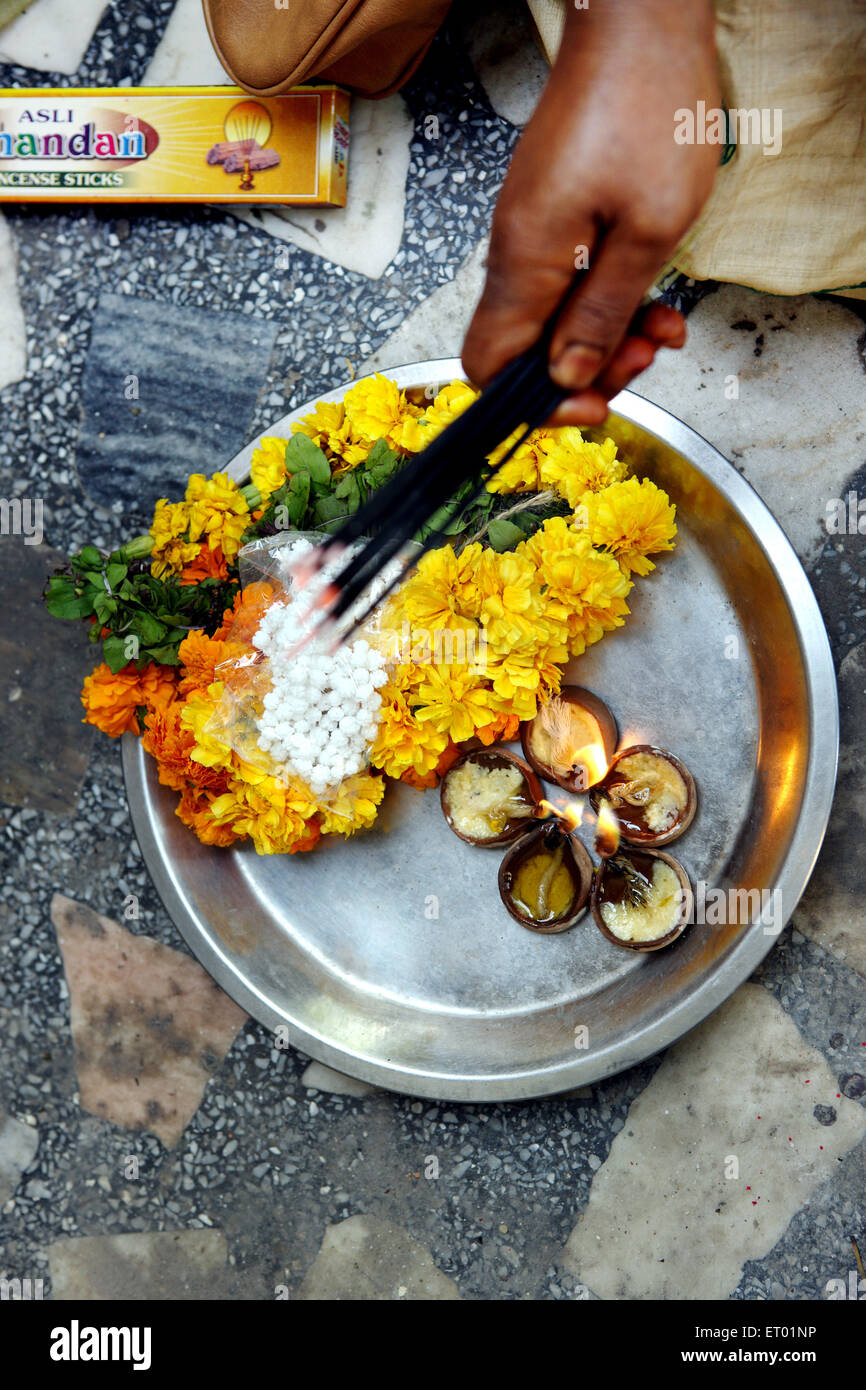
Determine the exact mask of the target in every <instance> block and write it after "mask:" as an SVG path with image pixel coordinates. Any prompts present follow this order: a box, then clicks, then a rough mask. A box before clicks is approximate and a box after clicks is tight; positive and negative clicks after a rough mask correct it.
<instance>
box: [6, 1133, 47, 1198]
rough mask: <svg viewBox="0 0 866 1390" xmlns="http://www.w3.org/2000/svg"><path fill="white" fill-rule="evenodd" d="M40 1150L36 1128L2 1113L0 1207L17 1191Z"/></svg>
mask: <svg viewBox="0 0 866 1390" xmlns="http://www.w3.org/2000/svg"><path fill="white" fill-rule="evenodd" d="M38 1148H39V1134H38V1132H37V1130H36V1128H35V1126H33V1125H25V1124H22V1123H21V1121H20V1120H16V1119H14V1118H13V1116H12V1115H4V1114H3V1112H2V1111H0V1207H2V1206H4V1205H5V1203H6V1202H7V1201H8V1199H9V1198H10V1197H11V1195H12V1193H13V1192H14V1191H15V1188H16V1187H17V1186H18V1184H19V1182H20V1180H21V1175H22V1173H24V1172H25V1171H26V1170H27V1169H28V1168H29V1167H30V1165H31V1163H32V1162H33V1160H34V1158H35V1157H36V1150H37V1149H38Z"/></svg>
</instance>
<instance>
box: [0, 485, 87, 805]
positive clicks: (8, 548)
mask: <svg viewBox="0 0 866 1390" xmlns="http://www.w3.org/2000/svg"><path fill="white" fill-rule="evenodd" d="M19 500H20V501H21V502H22V504H23V503H24V502H29V504H30V521H31V524H35V522H36V520H37V517H38V515H39V513H38V512H37V511H36V510H35V508H36V505H37V503H39V502H41V499H39V498H32V497H31V498H22V499H19ZM21 515H22V518H23V519H24V520H26V519H27V514H26V513H25V511H24V509H23V505H22V512H21ZM64 559H65V557H64V556H63V555H61V554H59V553H58V552H57V551H55V550H51V549H50V548H49V547H48V546H47V545H28V544H26V542H25V539H24V538H23V537H20V536H4V537H3V538H2V540H0V585H2V586H3V593H4V594H5V602H4V603H3V605H2V607H0V726H2V734H3V758H2V761H0V798H2V800H4V801H6V802H9V803H10V804H11V805H13V806H26V807H31V808H34V809H38V810H42V811H49V812H52V813H57V812H64V811H66V812H69V811H73V810H74V809H75V806H76V804H77V801H78V797H79V793H80V790H81V784H82V782H83V780H84V775H85V773H86V771H87V761H88V758H89V756H90V750H91V748H92V746H93V735H94V730H93V729H92V728H91V727H90V726H89V725H85V724H83V723H82V717H83V710H82V708H81V700H80V692H81V685H82V682H83V680H84V677H85V676H86V675H88V674H89V673H90V671H92V670H93V667H94V666H95V665H96V650H95V648H94V647H91V646H90V644H89V643H88V642H87V641H86V638H85V633H84V629H83V627H81V626H79V625H78V624H76V623H71V622H60V621H59V620H58V619H57V618H52V617H51V615H50V613H49V612H48V611H47V609H46V608H45V605H44V603H43V602H42V598H41V594H42V589H43V587H44V585H45V583H46V580H47V578H48V575H49V574H50V572H51V571H52V570H53V569H54V568H56V567H57V566H58V565H60V564H62V563H63V561H64Z"/></svg>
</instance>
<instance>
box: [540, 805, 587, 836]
mask: <svg viewBox="0 0 866 1390" xmlns="http://www.w3.org/2000/svg"><path fill="white" fill-rule="evenodd" d="M538 815H539V817H540V818H541V819H542V820H548V819H553V820H558V821H559V822H560V829H561V830H564V831H565V833H566V835H571V834H572V833H573V831H575V830H576V829H577V827H578V826H579V825H580V822H581V820H582V819H583V808H582V806H581V805H580V802H577V801H566V802H563V804H562V806H561V807H560V806H554V804H553V802H552V801H548V800H547V799H546V798H545V797H542V798H541V800H540V801H539V803H538Z"/></svg>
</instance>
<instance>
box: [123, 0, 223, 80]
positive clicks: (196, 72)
mask: <svg viewBox="0 0 866 1390" xmlns="http://www.w3.org/2000/svg"><path fill="white" fill-rule="evenodd" d="M228 81H229V77H228V73H227V72H226V70H225V68H224V67H223V65H222V63H221V62H220V60H219V58H218V57H217V55H216V53H215V52H214V47H213V44H212V43H211V41H210V35H209V34H208V31H207V25H206V24H205V22H204V7H203V5H202V0H177V3H176V5H175V7H174V10H173V11H172V15H171V19H170V20H169V21H168V24H167V25H166V28H165V31H164V32H163V35H162V38H161V39H160V41H159V44H158V46H157V49H156V52H155V53H154V55H153V57H152V58H151V60H150V62H149V63H148V65H147V68H146V69H145V73H144V76H143V78H142V80H141V86H142V87H215V86H222V85H223V84H224V83H228Z"/></svg>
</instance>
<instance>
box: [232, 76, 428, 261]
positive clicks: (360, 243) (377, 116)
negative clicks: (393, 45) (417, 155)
mask: <svg viewBox="0 0 866 1390" xmlns="http://www.w3.org/2000/svg"><path fill="white" fill-rule="evenodd" d="M412 130H413V123H412V120H411V119H410V117H409V115H408V113H407V111H406V105H405V102H404V101H403V98H402V97H401V96H400V95H399V94H397V95H395V96H391V97H386V98H385V99H384V100H383V101H365V100H364V99H363V98H361V97H355V99H354V100H353V102H352V111H351V124H350V145H349V180H348V191H347V198H346V206H345V207H344V208H305V207H261V208H238V207H235V206H231V205H230V206H228V207H227V208H226V211H228V212H231V213H232V214H233V215H234V216H236V217H239V218H240V219H241V220H242V221H244V222H248V223H249V224H250V225H251V226H255V227H261V228H262V229H263V230H264V231H266V232H269V233H270V234H271V236H274V237H278V238H279V239H280V240H281V241H286V242H291V243H292V244H294V245H295V246H300V247H301V248H302V249H303V250H305V251H311V252H313V254H314V255H316V256H321V257H323V259H325V260H327V261H330V262H331V263H332V264H334V265H341V266H344V267H345V268H346V269H347V270H354V271H357V272H358V274H360V275H366V276H367V277H368V278H369V279H371V280H378V279H379V278H380V276H382V275H383V274H384V272H385V269H386V267H387V266H389V265H390V264H391V262H392V261H393V259H394V257H395V256H396V254H397V251H398V249H399V246H400V242H401V241H402V239H403V210H404V207H405V201H406V174H407V172H408V169H409V145H410V141H411V139H412ZM275 254H276V253H275ZM283 259H285V262H286V268H287V269H291V264H292V262H291V257H290V256H288V255H287V253H285V252H284V253H283Z"/></svg>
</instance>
